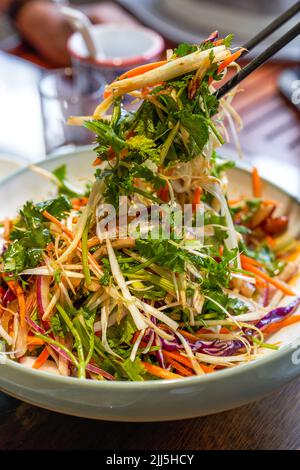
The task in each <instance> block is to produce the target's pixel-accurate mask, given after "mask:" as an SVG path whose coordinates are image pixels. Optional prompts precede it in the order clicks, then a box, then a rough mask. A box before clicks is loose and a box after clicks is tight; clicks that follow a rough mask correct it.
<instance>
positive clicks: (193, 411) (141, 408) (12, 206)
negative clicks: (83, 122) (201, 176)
mask: <svg viewBox="0 0 300 470" xmlns="http://www.w3.org/2000/svg"><path fill="white" fill-rule="evenodd" d="M93 159H94V155H93V154H92V153H91V152H90V151H87V150H86V149H85V150H84V149H81V150H80V149H79V150H78V151H76V152H73V153H66V154H63V155H60V156H58V157H55V158H52V159H49V160H46V161H43V162H42V163H41V166H43V167H44V168H47V169H48V170H53V169H54V168H56V167H57V166H58V165H61V164H62V163H66V164H67V165H68V168H69V174H70V177H71V178H74V179H77V180H80V181H82V183H84V181H83V177H87V178H88V177H90V176H91V175H92V166H91V162H92V161H93ZM230 180H231V195H232V196H233V197H235V195H236V193H237V192H238V193H241V192H242V194H244V195H247V194H250V193H251V189H250V188H251V184H250V183H251V178H250V175H249V174H248V173H247V172H246V171H245V170H241V169H236V170H231V171H230ZM21 188H22V190H21ZM51 193H52V194H53V187H52V186H51V183H48V182H47V181H45V179H43V178H42V177H40V176H38V175H36V174H34V173H32V172H30V171H28V170H26V169H25V170H21V171H19V172H18V173H16V174H15V175H14V176H13V177H10V178H8V179H6V180H5V181H4V182H2V183H1V184H0V200H1V201H2V203H1V207H0V218H2V217H3V216H4V215H12V214H15V212H16V210H17V209H18V208H19V207H20V206H22V205H23V204H24V201H26V200H27V199H32V200H35V201H39V200H41V199H43V198H47V197H49V196H50V195H51ZM265 194H266V196H267V197H268V198H270V199H276V200H280V202H281V210H282V211H284V212H288V213H289V215H290V220H291V222H290V224H291V226H292V227H293V229H294V230H295V233H297V234H298V235H299V232H300V203H299V201H296V200H295V199H293V198H291V197H290V196H289V195H288V194H287V193H285V192H283V191H282V190H280V189H278V188H277V187H275V186H273V185H271V184H269V183H265ZM3 201H5V202H3ZM273 340H274V341H282V347H281V349H280V350H279V351H269V352H268V353H267V354H266V355H265V356H264V357H263V358H261V359H258V360H256V361H254V362H251V363H248V364H245V365H241V366H237V367H234V368H232V369H227V370H222V371H219V372H216V373H212V374H207V375H204V376H200V377H196V376H195V377H191V378H186V379H181V380H171V381H163V380H156V381H149V382H96V381H88V380H79V379H76V378H69V377H61V376H56V375H51V374H49V373H47V372H42V371H38V370H33V369H27V368H25V367H24V366H22V365H21V364H18V363H16V362H13V361H11V360H10V359H6V361H5V363H4V364H2V365H0V389H1V390H3V391H4V392H6V393H8V394H10V395H12V396H14V397H17V398H19V399H21V400H24V401H26V402H28V403H32V404H34V405H37V406H40V407H43V408H47V409H49V410H54V411H59V412H62V413H66V414H71V415H76V416H82V417H87V418H94V419H105V420H111V421H166V420H174V419H182V418H192V417H196V416H202V415H208V414H211V413H217V412H219V411H224V410H227V409H230V408H234V407H237V406H240V405H243V404H245V403H248V402H250V401H252V400H256V399H258V398H261V397H262V396H264V395H265V394H267V393H269V392H270V391H272V390H274V389H276V388H277V387H279V386H281V385H283V384H284V383H286V382H288V381H290V380H291V379H293V378H294V377H296V376H297V375H298V374H299V373H300V324H299V323H298V324H297V323H296V324H294V325H291V326H289V327H286V328H284V329H283V330H282V331H280V332H278V333H276V335H274V337H273Z"/></svg>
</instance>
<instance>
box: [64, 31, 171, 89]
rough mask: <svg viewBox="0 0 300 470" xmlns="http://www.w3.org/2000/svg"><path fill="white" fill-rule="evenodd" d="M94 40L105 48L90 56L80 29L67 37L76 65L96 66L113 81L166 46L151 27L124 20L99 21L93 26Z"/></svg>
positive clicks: (84, 66)
mask: <svg viewBox="0 0 300 470" xmlns="http://www.w3.org/2000/svg"><path fill="white" fill-rule="evenodd" d="M91 34H92V36H93V40H94V43H95V45H96V48H97V44H98V45H99V46H98V49H99V50H102V51H103V52H104V57H103V56H100V55H98V56H96V57H95V58H91V57H89V55H88V51H87V47H86V45H85V43H84V40H83V38H82V35H81V34H80V33H78V32H77V33H74V34H72V36H71V37H70V39H69V41H68V50H69V53H70V55H71V58H72V62H73V65H74V67H75V68H79V67H80V71H81V72H82V71H83V70H88V69H89V68H93V69H94V70H98V71H99V72H101V74H102V75H103V76H104V77H105V78H106V80H107V82H111V81H113V80H114V78H115V77H116V76H118V75H121V74H122V73H123V72H125V71H127V70H128V69H130V68H132V67H137V66H138V65H142V64H144V63H147V62H151V61H154V60H155V59H157V58H158V57H159V55H160V54H161V53H162V51H163V49H164V40H163V38H162V37H161V36H160V35H159V34H158V33H156V32H155V31H152V30H151V29H149V28H144V27H142V26H131V25H122V24H117V23H116V24H114V23H107V24H98V25H94V26H93V27H92V29H91Z"/></svg>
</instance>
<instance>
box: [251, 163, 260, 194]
mask: <svg viewBox="0 0 300 470" xmlns="http://www.w3.org/2000/svg"><path fill="white" fill-rule="evenodd" d="M252 190H253V196H254V197H257V198H260V197H261V196H262V181H261V178H260V176H259V173H258V171H257V168H255V167H254V168H253V170H252Z"/></svg>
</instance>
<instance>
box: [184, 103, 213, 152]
mask: <svg viewBox="0 0 300 470" xmlns="http://www.w3.org/2000/svg"><path fill="white" fill-rule="evenodd" d="M179 117H180V122H181V124H182V126H183V127H184V128H185V129H186V130H187V131H188V133H189V134H190V138H192V139H193V140H194V142H195V143H196V145H197V147H198V150H199V152H202V150H203V147H204V145H205V144H206V143H207V141H208V137H209V133H208V125H207V120H206V118H205V117H204V116H203V115H201V114H191V113H190V112H189V111H188V110H183V111H181V112H180V115H179Z"/></svg>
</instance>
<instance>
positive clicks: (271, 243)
mask: <svg viewBox="0 0 300 470" xmlns="http://www.w3.org/2000/svg"><path fill="white" fill-rule="evenodd" d="M265 240H266V242H267V245H268V246H269V247H270V248H274V247H275V244H276V242H275V240H274V238H273V237H271V236H270V235H267V236H266V238H265Z"/></svg>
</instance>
